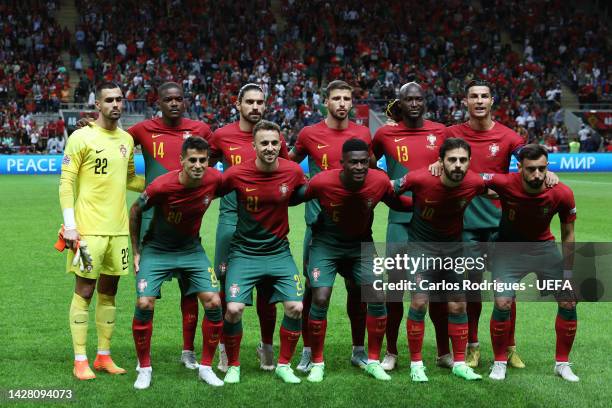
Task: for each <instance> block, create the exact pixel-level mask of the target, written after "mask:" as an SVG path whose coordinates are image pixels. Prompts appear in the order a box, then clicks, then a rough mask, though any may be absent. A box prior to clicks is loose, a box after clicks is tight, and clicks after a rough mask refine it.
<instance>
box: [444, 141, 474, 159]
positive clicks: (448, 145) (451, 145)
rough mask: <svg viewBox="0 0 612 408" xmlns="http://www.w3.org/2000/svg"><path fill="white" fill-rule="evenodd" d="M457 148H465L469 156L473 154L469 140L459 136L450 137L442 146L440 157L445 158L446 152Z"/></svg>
mask: <svg viewBox="0 0 612 408" xmlns="http://www.w3.org/2000/svg"><path fill="white" fill-rule="evenodd" d="M455 149H465V150H466V151H467V152H468V157H471V156H472V148H471V147H470V144H469V143H468V142H466V141H465V140H463V139H460V138H458V137H449V138H448V139H446V140H445V141H444V143H442V146H440V159H442V160H444V156H446V152H447V151H449V150H455Z"/></svg>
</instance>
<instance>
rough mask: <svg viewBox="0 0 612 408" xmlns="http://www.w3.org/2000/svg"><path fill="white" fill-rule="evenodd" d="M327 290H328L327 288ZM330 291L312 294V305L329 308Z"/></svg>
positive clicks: (318, 291) (319, 291)
mask: <svg viewBox="0 0 612 408" xmlns="http://www.w3.org/2000/svg"><path fill="white" fill-rule="evenodd" d="M325 289H327V288H325ZM330 294H331V293H330V291H329V290H317V291H313V293H312V303H314V304H315V305H317V306H318V307H323V308H327V307H329V297H330Z"/></svg>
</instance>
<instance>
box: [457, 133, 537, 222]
mask: <svg viewBox="0 0 612 408" xmlns="http://www.w3.org/2000/svg"><path fill="white" fill-rule="evenodd" d="M445 135H446V136H447V137H459V138H461V139H463V140H465V141H466V142H468V143H469V144H470V147H471V148H472V158H471V160H470V170H472V171H474V172H476V173H480V174H483V173H497V174H505V173H508V168H509V167H510V160H511V158H512V154H515V153H517V152H518V151H519V150H520V148H521V147H522V146H523V145H524V144H525V141H524V140H523V138H522V137H520V136H519V135H518V134H517V133H516V132H515V131H513V130H512V129H510V128H507V127H506V126H504V125H502V124H501V123H498V122H494V124H493V127H492V128H491V129H489V130H482V131H480V130H474V129H472V128H471V127H470V125H469V123H468V122H466V123H462V124H459V125H454V126H450V127H448V128H446V130H445ZM499 207H500V203H499V200H491V199H489V198H486V197H476V199H475V200H474V201H473V202H472V205H470V207H469V208H468V209H467V211H466V212H465V229H480V228H497V227H498V226H499V217H500V216H501V211H500V209H499Z"/></svg>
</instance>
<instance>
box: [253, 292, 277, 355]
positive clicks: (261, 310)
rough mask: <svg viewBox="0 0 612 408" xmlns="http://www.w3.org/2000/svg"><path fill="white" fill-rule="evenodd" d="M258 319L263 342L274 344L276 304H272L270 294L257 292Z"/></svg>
mask: <svg viewBox="0 0 612 408" xmlns="http://www.w3.org/2000/svg"><path fill="white" fill-rule="evenodd" d="M256 304H257V317H258V318H259V329H260V332H261V342H262V343H264V344H272V343H273V342H274V328H275V327H276V304H275V303H270V293H266V292H265V291H261V292H259V291H257V301H256Z"/></svg>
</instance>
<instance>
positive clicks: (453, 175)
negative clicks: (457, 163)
mask: <svg viewBox="0 0 612 408" xmlns="http://www.w3.org/2000/svg"><path fill="white" fill-rule="evenodd" d="M444 174H445V175H446V178H448V179H449V180H451V181H454V182H456V183H457V182H460V181H463V179H464V178H465V175H466V174H467V171H461V170H459V171H455V170H454V171H449V170H448V169H447V168H446V167H445V168H444Z"/></svg>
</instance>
